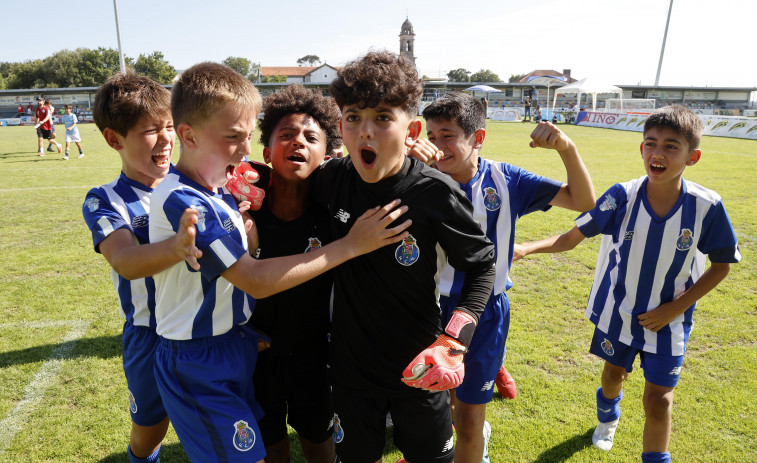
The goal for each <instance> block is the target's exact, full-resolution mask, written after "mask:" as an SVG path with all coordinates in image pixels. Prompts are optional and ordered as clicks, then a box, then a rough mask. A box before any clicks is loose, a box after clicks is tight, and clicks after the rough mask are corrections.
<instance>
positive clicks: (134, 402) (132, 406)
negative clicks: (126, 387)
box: [129, 391, 137, 413]
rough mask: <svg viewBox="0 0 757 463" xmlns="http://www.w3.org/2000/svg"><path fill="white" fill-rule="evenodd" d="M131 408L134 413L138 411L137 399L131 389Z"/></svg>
mask: <svg viewBox="0 0 757 463" xmlns="http://www.w3.org/2000/svg"><path fill="white" fill-rule="evenodd" d="M129 410H131V412H132V413H137V399H135V398H134V394H132V393H131V391H129Z"/></svg>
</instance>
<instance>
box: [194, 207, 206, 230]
mask: <svg viewBox="0 0 757 463" xmlns="http://www.w3.org/2000/svg"><path fill="white" fill-rule="evenodd" d="M190 207H191V208H192V209H194V210H196V211H197V231H199V232H200V233H202V232H204V231H205V230H206V229H207V226H206V225H205V215H206V214H207V213H208V208H207V207H205V206H203V205H202V204H193V205H191V206H190Z"/></svg>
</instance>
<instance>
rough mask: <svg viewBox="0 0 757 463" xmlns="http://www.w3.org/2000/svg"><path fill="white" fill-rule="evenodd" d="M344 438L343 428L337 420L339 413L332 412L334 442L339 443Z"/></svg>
mask: <svg viewBox="0 0 757 463" xmlns="http://www.w3.org/2000/svg"><path fill="white" fill-rule="evenodd" d="M342 439H344V429H342V422H341V421H339V415H337V414H336V413H334V442H335V443H337V444H338V443H340V442H342Z"/></svg>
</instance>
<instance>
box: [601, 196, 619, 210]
mask: <svg viewBox="0 0 757 463" xmlns="http://www.w3.org/2000/svg"><path fill="white" fill-rule="evenodd" d="M617 207H618V203H617V202H616V201H615V198H613V197H612V196H605V200H604V201H602V204H600V205H599V210H600V211H602V212H607V211H614V210H615V209H616V208H617Z"/></svg>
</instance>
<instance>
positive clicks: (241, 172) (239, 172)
mask: <svg viewBox="0 0 757 463" xmlns="http://www.w3.org/2000/svg"><path fill="white" fill-rule="evenodd" d="M259 180H260V174H258V171H257V170H255V168H254V167H252V166H251V165H250V163H248V162H243V163H241V164H240V165H238V166H237V167H236V168H235V169H234V173H233V174H232V176H231V178H230V179H229V181H228V182H226V188H227V189H228V190H229V193H231V194H232V195H233V196H234V198H235V199H236V200H237V201H249V202H250V203H251V206H250V209H252V210H253V211H257V210H258V209H260V206H262V205H263V198H265V190H263V189H262V188H258V187H257V186H255V185H254V184H255V183H258V181H259Z"/></svg>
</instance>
